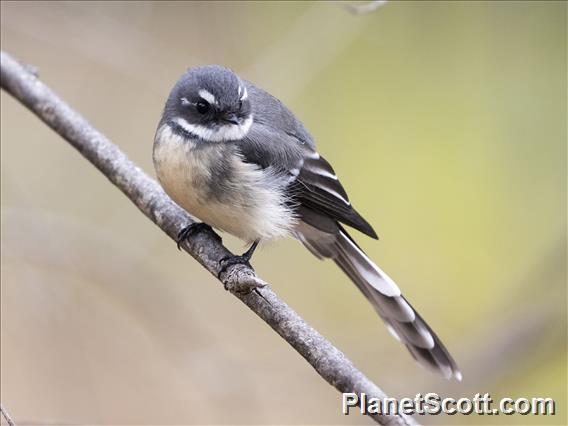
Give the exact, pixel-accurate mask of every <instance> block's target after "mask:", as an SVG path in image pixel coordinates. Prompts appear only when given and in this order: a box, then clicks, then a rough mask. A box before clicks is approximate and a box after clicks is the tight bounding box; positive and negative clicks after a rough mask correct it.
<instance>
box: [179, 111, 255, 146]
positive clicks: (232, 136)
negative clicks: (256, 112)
mask: <svg viewBox="0 0 568 426" xmlns="http://www.w3.org/2000/svg"><path fill="white" fill-rule="evenodd" d="M252 118H253V117H252V114H251V115H250V116H249V117H248V118H247V119H246V120H245V121H243V123H242V124H225V125H223V126H219V127H216V128H209V127H206V126H201V125H199V124H191V123H189V122H188V121H187V120H186V119H185V118H183V117H176V118H174V119H173V122H174V123H176V124H177V125H178V126H180V127H181V128H182V129H183V130H185V131H187V132H189V133H192V134H194V135H195V136H197V137H200V138H201V139H203V140H206V141H208V142H225V141H235V140H240V139H242V138H244V137H245V136H246V135H247V133H248V132H249V130H250V127H251V126H252V122H253V119H252Z"/></svg>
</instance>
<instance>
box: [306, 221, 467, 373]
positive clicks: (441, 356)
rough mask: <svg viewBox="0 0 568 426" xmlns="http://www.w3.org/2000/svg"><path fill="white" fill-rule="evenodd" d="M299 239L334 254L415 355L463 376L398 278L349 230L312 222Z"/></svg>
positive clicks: (434, 366) (322, 252)
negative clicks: (316, 225)
mask: <svg viewBox="0 0 568 426" xmlns="http://www.w3.org/2000/svg"><path fill="white" fill-rule="evenodd" d="M297 236H298V239H300V241H302V243H303V244H304V245H305V246H306V247H307V248H308V249H309V250H310V251H311V252H312V253H313V254H314V255H315V256H317V257H319V258H332V259H333V260H334V262H335V263H336V264H337V265H338V266H339V268H341V270H342V271H343V272H344V273H345V274H346V275H347V276H348V277H349V278H350V279H351V281H353V282H354V283H355V285H356V286H357V288H359V290H360V291H361V292H362V293H363V295H364V296H365V297H366V298H367V299H368V300H369V302H371V304H372V305H373V307H374V309H375V311H376V312H377V313H378V314H379V316H380V317H381V318H382V319H383V321H384V322H385V323H386V325H387V327H388V328H389V331H390V332H391V334H393V335H394V336H395V337H396V338H397V339H398V340H400V341H401V342H402V343H403V344H404V345H405V346H406V347H407V349H408V350H409V352H410V353H411V355H412V356H413V357H414V359H415V360H416V361H417V362H418V363H419V364H420V365H422V366H423V367H425V368H427V369H428V370H431V371H434V372H437V373H439V374H441V375H442V376H444V377H445V378H447V379H450V378H452V377H455V378H456V379H458V380H461V373H460V372H459V370H458V367H457V365H456V363H455V361H454V360H453V358H452V357H451V355H450V354H449V353H448V351H447V349H446V348H445V347H444V345H443V344H442V342H441V341H440V339H439V338H438V336H436V334H435V333H434V332H433V331H432V329H431V328H430V327H429V326H428V325H427V324H426V322H425V321H424V320H423V319H422V317H421V316H420V315H419V314H418V313H417V312H416V311H415V310H414V308H413V307H412V306H411V305H410V304H409V303H408V302H407V301H406V299H405V298H404V297H403V296H402V295H401V294H400V289H399V288H398V286H397V285H396V284H395V282H394V281H393V280H392V279H391V278H390V277H389V276H388V275H387V274H386V273H384V272H383V271H382V270H381V269H380V268H379V267H378V266H377V265H375V264H374V263H373V262H372V261H371V260H370V259H369V258H368V257H367V255H366V254H365V253H364V252H363V250H361V249H360V248H359V247H358V246H357V244H355V242H354V241H353V240H352V239H351V237H350V236H349V235H348V234H347V232H346V231H345V230H343V229H341V228H340V229H339V230H338V233H337V234H329V233H324V232H322V231H319V230H317V229H316V228H313V227H311V226H309V225H306V224H302V226H300V227H299V228H298V233H297Z"/></svg>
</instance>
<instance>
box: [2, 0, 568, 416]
mask: <svg viewBox="0 0 568 426" xmlns="http://www.w3.org/2000/svg"><path fill="white" fill-rule="evenodd" d="M1 15H2V21H1V25H2V28H1V41H2V49H5V50H6V51H8V52H9V53H11V54H12V55H14V56H15V57H16V58H18V59H20V60H21V61H23V62H26V63H30V64H33V65H34V66H36V67H37V68H38V70H39V73H40V76H41V78H42V80H43V81H44V82H45V83H47V84H48V85H49V86H51V87H52V88H53V90H55V91H56V92H57V93H58V94H59V95H60V96H62V98H63V99H65V100H66V101H67V102H69V104H70V105H71V106H73V107H74V108H76V109H77V110H78V111H79V112H81V113H82V114H83V115H84V116H85V117H87V118H88V119H89V120H90V121H91V123H92V124H93V125H95V126H96V127H97V128H99V129H100V130H101V131H102V132H104V133H105V134H106V135H107V136H109V137H110V138H111V139H112V140H113V141H114V142H115V143H117V144H118V145H119V146H120V147H121V148H122V149H123V150H124V151H125V152H126V153H127V154H128V155H129V156H130V158H131V159H132V160H134V161H135V162H136V163H138V164H139V165H140V166H141V167H142V168H143V169H144V170H146V171H148V172H149V173H151V174H152V175H153V174H154V171H153V167H152V164H151V147H152V140H153V135H154V131H155V126H156V124H157V121H158V119H159V116H160V113H161V108H162V106H163V103H164V101H165V98H166V96H167V95H168V93H169V90H170V88H171V87H172V85H173V83H174V82H175V80H176V79H177V78H178V77H179V76H180V75H181V74H182V73H183V72H184V71H185V69H186V68H188V67H191V66H196V65H201V64H207V63H219V64H223V65H225V66H228V67H231V68H232V69H234V70H235V71H236V72H237V73H239V74H240V75H241V76H242V77H244V78H247V79H250V80H252V81H254V82H255V83H256V84H258V85H259V86H261V87H264V88H265V89H267V90H268V91H270V92H271V93H273V94H274V95H275V96H277V97H279V98H280V99H282V100H283V101H284V102H285V103H286V104H287V105H288V106H289V107H290V108H291V109H292V110H293V111H294V112H295V113H296V114H297V115H298V116H299V117H300V118H301V119H302V121H303V122H304V123H305V125H306V127H307V128H308V129H310V131H311V133H312V134H313V136H314V137H315V139H316V142H317V143H318V146H319V149H320V151H321V152H322V153H323V155H325V156H326V157H327V158H328V159H329V160H330V161H331V162H332V163H333V164H334V166H335V169H336V171H337V172H338V174H339V176H340V177H341V179H342V181H343V182H344V184H345V186H346V188H347V189H348V191H349V192H350V194H351V199H352V201H353V202H354V204H355V206H356V207H357V208H358V210H359V211H360V212H362V213H363V214H364V215H365V216H366V217H367V219H368V220H369V221H370V222H371V223H372V224H373V225H374V226H375V228H376V229H377V231H378V233H379V235H380V237H381V240H380V241H379V242H376V241H372V240H370V239H367V238H363V237H362V236H361V235H356V237H357V239H358V241H360V243H361V244H362V246H363V247H364V248H365V249H366V250H367V252H368V254H369V255H370V256H371V257H372V258H373V259H375V260H376V261H377V262H378V263H379V264H380V265H381V267H382V268H383V269H385V270H386V271H387V272H388V273H389V274H390V275H391V276H392V277H393V278H394V279H395V280H396V281H397V282H398V283H399V285H400V286H401V287H402V289H403V291H404V293H405V295H406V296H407V297H408V299H409V300H410V301H411V302H412V303H413V304H414V305H415V307H417V308H418V309H419V311H420V313H421V314H422V315H423V316H424V317H425V318H426V319H427V320H428V322H429V323H430V324H431V325H432V327H433V328H434V329H435V330H436V331H437V333H438V334H439V335H440V336H441V337H442V338H443V340H444V342H445V343H446V345H447V346H448V348H449V349H450V350H451V351H452V353H453V354H454V355H455V357H456V359H457V360H458V362H459V364H460V366H461V368H462V371H463V375H464V380H463V382H462V383H461V384H458V383H454V382H446V381H444V380H443V379H439V378H437V377H434V376H432V375H430V374H429V373H428V372H426V371H423V370H422V369H420V367H418V366H417V365H416V364H415V363H414V362H413V361H412V359H411V357H410V356H409V355H408V354H407V353H406V350H405V349H404V348H403V347H401V346H400V344H399V343H398V342H396V341H395V340H394V339H392V338H391V337H390V336H389V335H388V332H387V331H386V330H385V328H384V326H383V325H382V323H381V321H380V320H379V318H377V316H376V315H375V313H374V312H373V310H372V308H371V307H370V306H369V305H368V303H367V302H366V301H365V300H364V299H363V297H362V296H361V295H360V294H359V293H358V291H357V290H356V289H355V287H354V286H353V285H352V284H351V283H350V282H349V281H348V280H347V278H345V277H344V276H343V275H342V274H341V273H340V272H339V271H338V270H336V269H335V267H334V265H333V264H331V263H321V262H319V261H317V260H316V259H315V258H313V257H312V256H311V255H310V254H309V253H308V252H307V251H306V250H304V249H303V248H302V247H301V246H300V245H299V244H298V243H296V242H295V241H291V240H290V241H282V242H280V243H277V244H274V245H272V246H270V247H268V248H266V249H264V250H263V251H261V252H260V253H258V255H257V256H256V258H255V260H254V266H255V267H256V269H257V270H258V271H259V273H260V274H261V276H262V277H263V278H265V279H267V280H268V281H269V282H270V283H271V284H272V286H273V288H274V290H275V291H276V292H277V293H278V294H279V295H280V296H281V297H282V298H283V299H284V300H285V301H286V302H288V303H289V304H290V305H291V307H293V308H294V309H295V310H297V311H298V312H299V313H300V314H301V315H302V316H303V317H304V318H305V319H306V320H307V321H308V322H309V323H310V324H312V325H313V326H314V327H316V329H318V330H319V331H320V332H322V333H323V334H324V335H325V336H326V337H328V338H329V339H330V340H331V341H332V342H333V343H334V344H336V345H337V346H338V347H339V348H340V349H341V350H343V351H344V352H345V353H346V354H347V356H348V357H350V358H351V359H352V360H353V361H354V363H355V364H356V365H357V366H358V367H360V368H361V369H362V371H363V372H365V373H366V374H367V375H368V376H369V377H370V378H372V379H373V380H375V381H376V382H377V383H378V384H379V385H380V386H381V387H383V388H384V389H385V390H386V391H387V392H389V393H390V394H391V395H392V396H397V397H403V396H412V397H413V396H414V395H415V394H416V393H417V392H422V393H426V392H439V393H440V394H441V395H442V396H455V397H458V396H473V395H474V394H475V393H477V392H481V393H485V392H489V393H491V394H492V396H493V397H494V398H495V399H497V398H501V397H504V396H510V397H529V398H530V397H535V396H538V397H552V398H555V399H556V401H557V404H558V405H557V411H558V414H557V415H556V416H554V417H533V416H503V415H501V416H497V417H489V416H483V417H480V416H454V417H450V416H445V417H429V418H424V419H421V421H423V422H424V423H430V424H440V423H444V424H566V421H567V419H566V408H567V404H566V399H567V396H566V76H567V72H566V71H567V70H566V3H564V2H494V3H473V2H459V3H458V2H456V3H452V2H438V3H429V2H417V3H415V2H390V3H388V4H387V5H385V6H383V7H382V8H380V9H379V10H378V11H376V12H375V13H372V14H368V15H363V16H355V15H352V14H350V13H348V12H347V11H346V10H345V9H343V8H342V7H340V6H339V5H337V4H332V3H330V2H317V3H293V2H282V3H276V2H271V3H262V2H248V3H241V2H227V3H222V2H219V3H213V2H203V3H182V2H175V3H167V2H160V3H153V2H144V3H141V2H140V3H138V2H125V3H119V2H116V3H115V2H112V3H111V2H100V3H95V2H57V3H50V2H43V3H34V2H23V3H19V2H7V1H3V2H2V6H1ZM1 102H2V114H1V120H2V126H1V129H2V133H1V137H2V175H1V177H2V276H1V278H2V303H1V308H2V314H1V320H2V328H1V331H2V335H1V339H2V340H1V343H2V350H1V357H2V358H1V362H2V364H1V367H2V369H1V391H2V395H1V399H2V402H3V403H4V404H5V405H6V407H7V408H8V409H9V411H10V412H11V414H12V416H13V417H14V420H16V422H18V423H21V424H30V423H33V424H122V425H127V424H144V425H146V424H228V423H229V424H371V423H372V421H371V420H370V419H368V418H366V417H363V416H360V415H351V416H349V417H345V416H342V415H341V414H340V395H339V394H338V393H337V392H336V391H335V389H333V388H332V387H331V386H329V385H328V384H326V383H325V382H323V381H322V380H321V379H320V378H319V376H317V375H316V374H315V373H314V371H313V370H312V369H311V368H310V367H309V366H308V365H307V364H306V363H305V362H304V360H303V359H301V358H300V356H298V355H297V354H296V353H295V352H294V351H292V350H291V349H290V348H289V347H288V346H287V344H286V343H285V342H283V341H282V340H281V339H280V338H279V337H277V336H276V334H275V333H273V332H272V331H271V330H270V329H269V328H268V327H267V326H266V325H265V324H264V323H262V322H261V321H260V320H258V319H257V318H256V317H255V316H254V315H253V314H252V313H251V312H250V311H248V309H246V307H244V306H243V305H242V304H241V303H239V302H238V301H237V300H236V299H235V298H234V297H232V296H231V295H229V294H227V293H226V292H225V291H224V290H223V288H222V286H221V285H220V284H219V283H218V282H217V281H216V280H215V279H214V278H213V277H211V276H210V275H209V274H207V273H206V272H205V271H204V270H203V269H202V268H201V267H200V266H199V265H198V264H197V263H196V262H195V261H193V260H192V259H191V258H190V257H188V256H187V255H185V254H182V253H179V252H178V251H177V250H176V249H175V244H174V243H173V242H172V241H171V240H169V239H168V238H167V237H166V236H165V235H164V234H163V233H162V232H161V231H159V230H158V228H156V227H155V226H154V225H153V224H151V223H150V222H149V221H148V220H147V219H146V218H145V217H143V216H142V215H141V214H140V213H139V212H138V211H137V210H136V208H135V207H134V206H133V205H132V204H131V203H130V202H129V201H128V200H127V199H126V198H125V197H124V196H123V195H122V194H121V193H120V192H119V191H117V190H116V189H115V188H113V187H112V186H111V185H109V183H108V181H107V180H106V179H105V178H104V177H103V176H102V175H101V174H100V173H99V172H98V171H97V170H95V169H94V168H93V167H92V166H90V165H89V164H88V163H87V162H86V161H84V160H83V159H82V158H81V157H80V155H79V154H78V153H77V152H75V151H74V150H73V149H72V148H70V147H69V146H68V145H67V144H66V143H65V142H64V141H62V140H61V139H60V137H58V136H57V135H56V134H54V133H53V132H52V131H50V130H49V129H48V128H47V127H46V126H45V125H43V124H42V123H41V122H39V121H38V120H37V119H36V118H35V117H34V116H32V115H31V114H30V113H29V112H28V111H27V110H25V109H24V108H23V107H22V106H21V105H19V104H17V103H16V102H15V101H14V100H13V99H12V98H10V97H9V96H8V95H6V94H5V93H2V95H1ZM225 241H226V242H227V243H228V244H229V246H230V247H231V248H233V249H234V250H242V248H243V245H242V243H241V242H239V241H236V240H234V239H231V238H230V237H225Z"/></svg>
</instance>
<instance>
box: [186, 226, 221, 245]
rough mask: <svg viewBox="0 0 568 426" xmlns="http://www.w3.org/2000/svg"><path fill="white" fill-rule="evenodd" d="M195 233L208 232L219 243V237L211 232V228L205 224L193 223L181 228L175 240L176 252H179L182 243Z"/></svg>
mask: <svg viewBox="0 0 568 426" xmlns="http://www.w3.org/2000/svg"><path fill="white" fill-rule="evenodd" d="M196 232H208V233H209V234H210V235H211V236H212V237H213V238H215V239H216V240H218V241H219V242H221V237H220V236H219V235H217V233H216V232H215V231H213V228H211V227H210V226H209V225H207V224H206V223H203V222H195V223H192V224H190V225H188V226H186V227H184V228H182V229H181V231H179V232H178V235H177V240H176V242H177V248H178V250H181V245H182V243H183V242H184V241H185V240H187V239H188V238H189V237H190V236H192V235H193V234H195V233H196Z"/></svg>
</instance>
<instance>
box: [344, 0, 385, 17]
mask: <svg viewBox="0 0 568 426" xmlns="http://www.w3.org/2000/svg"><path fill="white" fill-rule="evenodd" d="M386 3H387V0H374V1H369V2H366V3H353V2H351V1H347V2H342V5H343V7H344V8H345V9H347V10H348V11H349V12H351V13H353V14H355V15H365V14H367V13H372V12H374V11H376V10H377V9H379V8H380V7H382V6H384V5H385V4H386Z"/></svg>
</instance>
